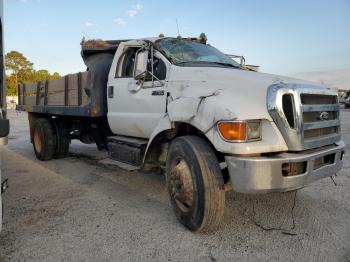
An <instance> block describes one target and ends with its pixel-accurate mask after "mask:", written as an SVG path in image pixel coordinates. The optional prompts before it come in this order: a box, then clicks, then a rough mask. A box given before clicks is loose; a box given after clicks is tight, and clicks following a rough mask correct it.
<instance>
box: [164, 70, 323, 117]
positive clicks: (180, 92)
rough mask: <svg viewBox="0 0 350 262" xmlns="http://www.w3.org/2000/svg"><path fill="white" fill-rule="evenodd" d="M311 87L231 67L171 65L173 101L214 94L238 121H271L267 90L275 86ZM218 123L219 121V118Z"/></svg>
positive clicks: (297, 80) (313, 85) (302, 82)
mask: <svg viewBox="0 0 350 262" xmlns="http://www.w3.org/2000/svg"><path fill="white" fill-rule="evenodd" d="M280 82H283V83H286V84H293V85H295V87H296V88H297V87H298V85H303V86H304V87H305V85H308V86H309V87H311V86H312V87H314V88H315V87H318V88H324V87H323V86H320V85H317V84H313V83H311V82H307V81H304V80H299V79H293V78H289V77H284V76H278V75H272V74H264V73H258V72H252V71H245V70H239V69H231V68H213V67H179V66H172V68H171V70H170V78H169V85H168V86H169V90H170V93H171V95H172V97H173V99H178V98H189V97H191V98H198V97H205V96H210V95H212V94H213V93H215V98H216V99H215V100H217V101H216V103H218V104H217V106H219V107H221V108H222V109H223V110H229V111H231V113H234V115H235V116H236V117H235V118H236V119H241V120H245V119H267V120H270V121H272V119H271V117H270V115H269V113H268V111H267V106H266V94H267V89H268V87H269V86H270V85H272V84H274V83H280ZM217 120H218V119H217Z"/></svg>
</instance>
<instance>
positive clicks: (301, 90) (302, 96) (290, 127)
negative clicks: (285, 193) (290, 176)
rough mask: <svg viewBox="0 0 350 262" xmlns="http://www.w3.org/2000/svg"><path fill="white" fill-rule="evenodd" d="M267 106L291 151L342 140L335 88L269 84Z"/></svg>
mask: <svg viewBox="0 0 350 262" xmlns="http://www.w3.org/2000/svg"><path fill="white" fill-rule="evenodd" d="M267 107H268V111H269V113H270V115H271V117H272V119H273V120H274V122H275V123H276V125H277V127H278V129H279V130H280V132H281V134H282V135H283V137H284V139H285V141H286V143H287V145H288V148H289V150H290V151H301V150H307V149H311V148H317V147H321V146H325V145H330V144H333V143H335V142H337V141H339V140H340V121H339V104H338V96H337V92H336V91H335V90H330V89H325V88H319V87H315V86H314V85H309V84H298V85H294V84H285V83H277V84H273V85H271V86H270V87H269V90H268V94H267Z"/></svg>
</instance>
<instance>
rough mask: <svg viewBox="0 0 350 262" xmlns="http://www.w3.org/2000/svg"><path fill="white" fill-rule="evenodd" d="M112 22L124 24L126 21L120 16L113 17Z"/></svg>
mask: <svg viewBox="0 0 350 262" xmlns="http://www.w3.org/2000/svg"><path fill="white" fill-rule="evenodd" d="M114 22H115V23H116V24H117V25H126V21H125V20H124V19H123V18H121V17H118V18H117V19H114Z"/></svg>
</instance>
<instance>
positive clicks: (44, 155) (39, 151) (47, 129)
mask: <svg viewBox="0 0 350 262" xmlns="http://www.w3.org/2000/svg"><path fill="white" fill-rule="evenodd" d="M32 130H33V147H34V152H35V155H36V157H37V159H39V160H41V161H47V160H50V159H52V157H53V156H54V153H55V150H56V143H57V139H56V130H55V128H54V126H53V124H52V123H51V121H50V120H49V119H46V118H38V119H36V120H35V122H34V124H33V129H32Z"/></svg>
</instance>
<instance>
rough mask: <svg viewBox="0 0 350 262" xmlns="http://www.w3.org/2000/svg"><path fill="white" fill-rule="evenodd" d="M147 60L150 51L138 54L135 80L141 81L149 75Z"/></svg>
mask: <svg viewBox="0 0 350 262" xmlns="http://www.w3.org/2000/svg"><path fill="white" fill-rule="evenodd" d="M147 60H148V51H147V50H146V51H141V52H138V53H136V58H135V68H134V79H135V80H140V79H142V78H144V77H145V76H146V74H147Z"/></svg>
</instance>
